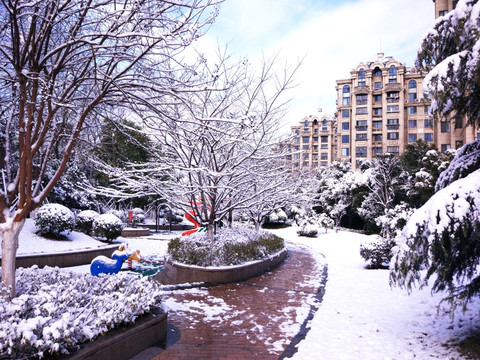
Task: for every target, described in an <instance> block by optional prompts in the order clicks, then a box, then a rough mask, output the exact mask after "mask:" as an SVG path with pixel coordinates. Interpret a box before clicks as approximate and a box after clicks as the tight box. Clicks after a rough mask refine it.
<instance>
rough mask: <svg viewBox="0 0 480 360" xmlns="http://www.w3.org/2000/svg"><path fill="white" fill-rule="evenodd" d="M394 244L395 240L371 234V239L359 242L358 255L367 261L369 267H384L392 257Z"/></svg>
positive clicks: (386, 266)
mask: <svg viewBox="0 0 480 360" xmlns="http://www.w3.org/2000/svg"><path fill="white" fill-rule="evenodd" d="M394 246H395V241H393V240H391V239H390V240H389V239H384V238H382V237H381V236H378V235H372V239H370V240H369V241H364V242H362V243H361V244H360V256H361V257H362V258H364V259H365V261H367V263H368V266H367V267H368V268H369V269H385V268H388V264H389V262H390V259H391V258H392V249H393V247H394Z"/></svg>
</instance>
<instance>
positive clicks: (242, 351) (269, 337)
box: [134, 244, 327, 360]
mask: <svg viewBox="0 0 480 360" xmlns="http://www.w3.org/2000/svg"><path fill="white" fill-rule="evenodd" d="M288 246H289V257H288V258H287V259H286V260H285V262H284V263H283V264H282V265H281V266H280V267H278V268H276V269H274V270H272V271H271V272H268V273H266V274H264V275H262V276H259V277H256V278H253V279H250V280H247V281H244V282H240V283H235V284H226V285H218V286H213V287H200V288H189V289H176V290H172V291H167V292H166V293H165V296H164V302H165V304H166V305H167V306H168V307H169V313H168V323H169V331H170V334H169V335H170V336H171V339H168V340H167V343H170V344H167V348H166V349H164V350H161V349H158V348H157V349H156V350H155V349H153V348H152V349H149V350H147V351H145V352H144V353H142V354H139V355H138V356H136V357H135V358H134V359H135V360H144V359H155V360H157V359H158V360H160V359H189V360H192V359H256V358H258V359H279V358H285V357H289V356H291V355H292V354H293V353H294V352H295V345H296V344H297V343H298V342H299V341H300V340H301V339H303V338H304V336H305V334H306V332H307V331H308V328H307V326H306V325H307V321H308V320H310V319H311V318H312V317H313V314H314V313H315V311H316V309H317V308H318V304H319V303H320V302H321V298H322V296H323V288H324V285H325V282H326V274H327V271H326V265H325V264H317V262H316V261H315V259H314V258H313V257H312V255H311V254H310V252H309V251H308V250H307V249H305V248H302V247H299V246H298V245H293V244H288ZM172 342H174V343H172Z"/></svg>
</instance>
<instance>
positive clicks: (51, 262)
mask: <svg viewBox="0 0 480 360" xmlns="http://www.w3.org/2000/svg"><path fill="white" fill-rule="evenodd" d="M115 250H118V244H116V245H106V246H104V247H101V248H95V249H85V250H77V251H67V252H62V253H48V254H44V253H38V254H31V255H17V257H16V259H15V267H16V268H19V267H25V268H27V267H31V266H33V265H38V267H39V268H43V267H44V266H51V267H55V266H58V267H69V266H78V265H85V264H90V262H91V261H92V259H93V258H95V257H97V256H99V255H103V256H106V257H110V256H111V255H112V253H113V252H114V251H115ZM1 264H2V260H1V259H0V266H1Z"/></svg>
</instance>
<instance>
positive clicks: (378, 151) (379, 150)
mask: <svg viewBox="0 0 480 360" xmlns="http://www.w3.org/2000/svg"><path fill="white" fill-rule="evenodd" d="M372 150H373V155H375V156H379V155H382V148H381V147H374V148H373V149H372Z"/></svg>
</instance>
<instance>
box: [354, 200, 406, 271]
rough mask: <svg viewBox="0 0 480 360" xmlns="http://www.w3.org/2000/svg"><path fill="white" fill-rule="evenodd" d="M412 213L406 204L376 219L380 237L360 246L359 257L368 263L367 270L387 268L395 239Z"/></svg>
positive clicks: (397, 206) (389, 210)
mask: <svg viewBox="0 0 480 360" xmlns="http://www.w3.org/2000/svg"><path fill="white" fill-rule="evenodd" d="M413 211H414V209H411V208H409V206H408V204H406V203H402V204H399V205H396V206H395V207H394V208H393V209H388V210H387V211H386V213H385V215H383V216H380V217H379V218H378V219H377V226H379V227H380V228H381V231H380V234H381V236H378V237H376V238H375V240H374V241H369V242H366V243H363V244H360V255H361V256H362V257H363V258H364V259H365V261H367V262H368V267H369V268H372V269H379V268H386V267H388V264H389V263H390V259H391V258H392V256H393V254H392V249H393V247H394V246H395V245H396V243H395V238H396V237H397V236H398V235H400V233H401V232H402V229H403V227H404V226H405V224H406V223H407V221H408V219H409V218H410V216H412V214H413Z"/></svg>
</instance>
